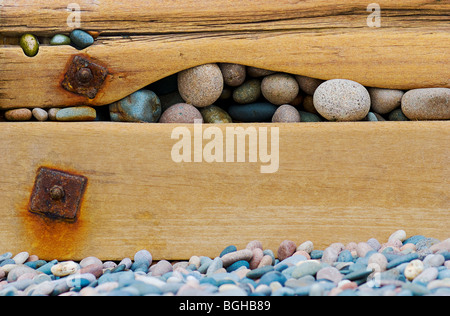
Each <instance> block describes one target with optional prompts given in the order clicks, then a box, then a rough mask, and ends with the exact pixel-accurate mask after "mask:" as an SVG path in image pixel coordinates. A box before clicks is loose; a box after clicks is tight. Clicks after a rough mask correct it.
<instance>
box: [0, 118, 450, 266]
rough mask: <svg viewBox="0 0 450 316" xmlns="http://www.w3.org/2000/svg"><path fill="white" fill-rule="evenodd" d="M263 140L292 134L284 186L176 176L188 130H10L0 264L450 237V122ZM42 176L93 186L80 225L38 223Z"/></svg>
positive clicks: (279, 180) (345, 127)
mask: <svg viewBox="0 0 450 316" xmlns="http://www.w3.org/2000/svg"><path fill="white" fill-rule="evenodd" d="M248 126H249V125H239V124H237V125H221V126H218V127H219V129H220V130H221V131H222V132H223V133H225V131H226V128H227V127H243V128H247V127H248ZM252 126H253V127H254V128H256V129H258V128H260V127H267V128H269V131H270V128H272V127H278V128H279V133H280V138H279V163H280V164H279V170H278V172H276V173H273V174H262V173H261V172H260V166H261V164H260V163H248V162H247V163H207V162H201V163H176V162H174V161H173V160H172V158H171V151H172V148H173V146H174V144H175V143H176V142H178V140H174V139H172V138H171V134H172V131H173V129H174V128H175V127H178V126H174V125H167V124H120V123H45V124H43V123H0V130H1V131H2V137H1V138H0V152H1V153H2V163H1V164H0V218H1V221H0V232H1V233H0V252H6V251H11V252H13V253H17V252H19V251H28V252H30V253H35V254H37V255H38V256H39V257H41V258H43V259H54V258H58V259H61V260H62V259H71V260H77V259H82V258H84V257H86V256H97V257H99V258H102V259H103V260H107V259H112V260H115V259H122V258H124V257H127V256H128V257H130V256H132V255H133V254H134V253H135V252H136V251H138V250H140V249H144V248H145V249H148V250H149V251H150V252H151V253H152V254H153V256H154V258H155V260H158V259H174V260H176V259H189V257H190V256H191V255H194V254H196V255H206V256H210V257H213V256H216V255H217V254H218V253H219V252H220V251H221V250H222V249H223V248H224V247H225V246H227V245H230V244H236V245H237V246H238V247H242V248H244V247H245V245H246V243H247V242H249V241H252V240H255V239H258V240H260V241H262V242H263V245H264V247H265V248H269V249H272V250H274V251H276V250H277V248H278V246H279V244H280V243H281V242H282V241H283V240H284V239H290V240H293V241H295V242H297V243H300V242H303V241H306V240H312V241H313V242H314V244H315V245H316V249H321V248H322V249H323V248H324V247H326V246H328V245H329V244H330V243H332V242H342V243H347V242H350V241H356V242H358V241H366V240H368V239H369V238H371V237H374V238H378V239H379V240H380V241H383V240H386V239H387V238H388V237H389V235H390V234H391V233H392V232H393V231H394V230H397V229H404V230H405V231H406V232H407V233H408V235H414V234H422V235H426V236H432V237H435V238H441V239H445V238H448V237H449V236H448V227H449V224H450V213H449V209H450V200H449V192H450V185H449V179H450V174H449V169H448V168H447V166H448V165H449V163H450V155H449V150H448V143H449V141H450V123H449V122H414V123H412V122H384V123H382V122H377V123H370V122H360V123H313V124H309V123H302V124H255V125H252ZM184 127H186V128H188V129H189V131H190V132H191V133H192V137H193V134H194V128H195V127H194V126H193V125H188V126H184ZM208 127H209V125H203V127H202V128H203V130H205V129H206V128H208ZM216 127H217V125H216ZM269 139H270V138H269ZM204 144H206V141H205V143H204ZM247 149H248V145H247ZM41 166H47V167H53V168H59V169H62V170H65V171H74V172H77V173H78V174H82V175H84V176H86V177H87V178H88V186H87V189H86V193H85V196H84V199H83V203H82V206H81V214H80V218H79V220H78V221H77V222H76V223H75V224H68V223H54V222H52V221H50V220H44V219H42V218H41V217H39V216H38V215H35V214H31V213H30V212H28V207H27V205H28V202H29V199H30V194H31V190H32V187H33V184H34V180H35V176H36V172H37V170H38V168H39V167H41Z"/></svg>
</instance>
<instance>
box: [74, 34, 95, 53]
mask: <svg viewBox="0 0 450 316" xmlns="http://www.w3.org/2000/svg"><path fill="white" fill-rule="evenodd" d="M70 40H71V41H72V44H73V45H74V46H75V48H77V49H79V50H83V49H85V48H87V47H89V46H91V45H92V44H94V38H93V37H92V36H91V35H90V34H89V33H87V32H85V31H83V30H74V31H72V33H70Z"/></svg>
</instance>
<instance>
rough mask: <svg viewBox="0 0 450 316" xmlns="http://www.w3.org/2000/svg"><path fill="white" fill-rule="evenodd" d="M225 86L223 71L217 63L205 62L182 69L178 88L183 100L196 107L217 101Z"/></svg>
mask: <svg viewBox="0 0 450 316" xmlns="http://www.w3.org/2000/svg"><path fill="white" fill-rule="evenodd" d="M223 87H224V81H223V76H222V72H221V70H220V68H219V66H217V64H205V65H201V66H197V67H194V68H190V69H187V70H184V71H181V72H180V73H179V74H178V90H179V92H180V95H181V97H182V98H183V100H184V101H185V102H186V103H188V104H192V105H194V106H196V107H205V106H209V105H212V104H213V103H214V102H216V101H217V100H218V99H219V97H220V95H221V94H222V90H223Z"/></svg>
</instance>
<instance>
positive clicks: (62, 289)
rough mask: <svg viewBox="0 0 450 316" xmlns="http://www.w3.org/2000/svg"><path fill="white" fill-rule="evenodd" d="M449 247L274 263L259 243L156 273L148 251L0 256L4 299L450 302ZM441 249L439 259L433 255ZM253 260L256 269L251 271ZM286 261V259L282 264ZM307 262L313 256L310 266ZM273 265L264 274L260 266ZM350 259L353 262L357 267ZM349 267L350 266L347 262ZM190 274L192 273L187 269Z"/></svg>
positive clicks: (347, 248)
mask: <svg viewBox="0 0 450 316" xmlns="http://www.w3.org/2000/svg"><path fill="white" fill-rule="evenodd" d="M401 240H403V243H405V245H414V243H415V244H416V245H417V246H418V247H417V249H419V251H421V252H424V253H427V255H425V256H421V255H420V254H419V251H416V250H415V248H407V249H409V250H410V252H408V253H402V252H399V251H397V252H385V250H386V249H388V248H393V247H394V248H398V246H399V245H398V243H400V244H402V245H403V243H402V242H401ZM445 242H446V241H440V240H437V239H434V238H427V237H423V236H413V237H410V238H406V234H404V233H403V232H400V231H396V232H394V233H393V234H392V235H390V236H389V240H388V241H387V242H386V243H384V244H382V243H380V242H378V240H376V239H373V238H371V239H369V240H368V241H367V242H360V243H348V244H347V245H344V244H342V243H333V244H331V245H330V246H329V247H327V248H325V250H318V249H316V250H314V245H313V243H312V242H311V241H306V242H304V243H301V244H300V246H298V247H297V246H296V245H295V243H294V242H292V241H289V240H285V241H283V242H282V243H281V244H280V247H279V249H278V251H277V252H278V256H279V257H280V258H279V259H282V260H281V261H280V260H278V259H277V260H276V261H275V259H274V256H273V252H272V251H271V250H270V249H265V250H263V249H264V248H263V245H262V243H261V242H259V241H257V240H255V241H252V242H250V243H248V244H247V247H246V248H245V249H239V248H238V247H236V246H235V245H230V246H227V247H226V248H225V249H223V250H222V251H221V253H220V254H219V256H218V257H216V258H214V259H211V258H209V257H200V256H192V257H191V258H190V259H189V261H179V262H170V261H166V260H160V261H158V262H156V263H155V264H153V265H152V263H153V257H152V255H151V253H150V252H149V251H148V250H140V251H138V252H137V253H136V254H135V255H134V257H133V259H129V258H125V259H123V260H122V261H120V262H112V261H106V262H102V261H101V260H100V259H99V258H97V257H86V258H84V259H83V260H81V261H80V262H79V263H77V262H74V261H65V262H58V261H57V260H53V261H50V262H46V261H44V260H40V259H39V258H38V257H37V256H34V255H30V254H29V253H27V252H21V253H17V254H15V255H13V254H12V253H10V252H7V253H4V254H2V255H0V296H16V295H31V296H36V295H39V296H43V295H44V296H58V295H60V296H98V295H101V296H119V295H127V296H128V295H130V296H145V295H158V296H159V295H170V296H173V295H176V296H178V295H183V296H184V295H200V296H210V295H214V296H237V295H239V296H368V295H369V296H371V295H380V296H381V295H397V296H412V295H414V296H423V295H448V294H449V292H450V291H449V288H450V283H449V280H450V272H449V271H450V265H449V264H447V262H448V258H449V257H450V253H448V251H447V250H446V248H445V247H446V246H445V245H446V243H445ZM435 246H436V252H433V251H431V250H430V248H431V247H435ZM255 254H256V256H257V258H256V259H255V260H256V261H255V262H256V263H258V264H256V263H253V265H252V260H254V257H255ZM280 254H281V256H280ZM303 254H306V255H311V257H312V258H315V259H308V258H307V257H305V256H304V255H303ZM263 258H267V262H266V263H265V265H263V266H259V263H260V262H262V261H263ZM351 258H352V259H351ZM344 259H345V260H344ZM188 267H191V268H190V269H188Z"/></svg>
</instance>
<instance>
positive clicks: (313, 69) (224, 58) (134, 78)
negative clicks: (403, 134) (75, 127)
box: [0, 28, 450, 109]
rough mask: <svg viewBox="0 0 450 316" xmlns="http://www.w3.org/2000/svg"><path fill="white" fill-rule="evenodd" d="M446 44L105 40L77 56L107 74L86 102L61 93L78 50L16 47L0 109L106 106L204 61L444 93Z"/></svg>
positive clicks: (351, 35) (0, 72) (0, 89)
mask: <svg viewBox="0 0 450 316" xmlns="http://www.w3.org/2000/svg"><path fill="white" fill-rule="evenodd" d="M449 43H450V32H448V31H441V32H438V31H436V32H430V31H423V32H421V31H411V30H407V29H406V30H401V31H395V32H394V31H391V30H390V29H384V28H380V29H377V30H373V29H369V28H366V29H358V31H355V30H349V31H342V30H337V31H336V30H333V31H328V32H321V33H317V32H313V31H311V32H299V31H274V32H249V33H230V32H225V33H193V34H184V35H181V34H180V35H154V36H138V37H131V38H127V39H117V38H106V39H103V40H99V41H98V42H97V44H96V45H94V46H91V47H89V48H88V49H86V50H84V51H83V52H82V53H83V54H85V55H88V56H90V58H92V59H93V60H94V61H98V62H99V63H101V64H103V65H105V66H106V67H107V68H108V70H109V72H110V74H109V76H108V77H107V79H106V82H105V84H104V85H103V86H102V88H101V90H100V92H99V93H98V95H97V97H96V98H95V99H93V100H89V99H87V98H85V97H82V96H78V95H75V94H73V93H70V92H68V91H66V90H64V89H63V88H62V87H61V82H62V80H63V76H64V74H65V72H66V69H67V67H68V63H69V62H70V61H71V60H72V57H73V56H74V55H76V54H80V52H79V51H77V50H75V49H74V48H72V47H70V46H65V47H51V46H43V47H41V49H40V52H39V54H38V55H37V56H36V57H34V58H28V57H26V56H25V55H24V54H23V52H22V50H21V49H20V47H15V46H6V47H2V48H1V49H0V109H9V108H17V107H29V108H32V107H59V106H72V105H87V104H90V105H104V104H109V103H112V102H115V101H117V100H119V99H121V98H124V97H126V96H127V95H129V94H131V93H133V92H134V91H137V90H139V89H141V88H143V87H145V86H146V85H148V84H150V83H152V82H154V81H157V80H159V79H161V78H164V77H166V76H168V75H171V74H173V73H176V72H178V71H181V70H184V69H186V68H190V67H193V66H197V65H200V64H205V63H209V62H231V63H240V64H244V65H248V66H255V67H261V68H266V69H272V70H276V71H282V72H288V73H292V74H299V75H305V76H310V77H314V78H320V79H334V78H345V79H351V80H354V81H357V82H359V83H361V84H363V85H366V86H372V87H380V88H395V89H413V88H426V87H450V79H449V76H448V74H449V73H450V64H449V63H448V62H447V61H448V60H449V57H450V56H449V52H450V49H449V48H450V47H449ZM236 52H239V53H236ZM406 74H407V75H406ZM17 82H20V85H19V84H17Z"/></svg>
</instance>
